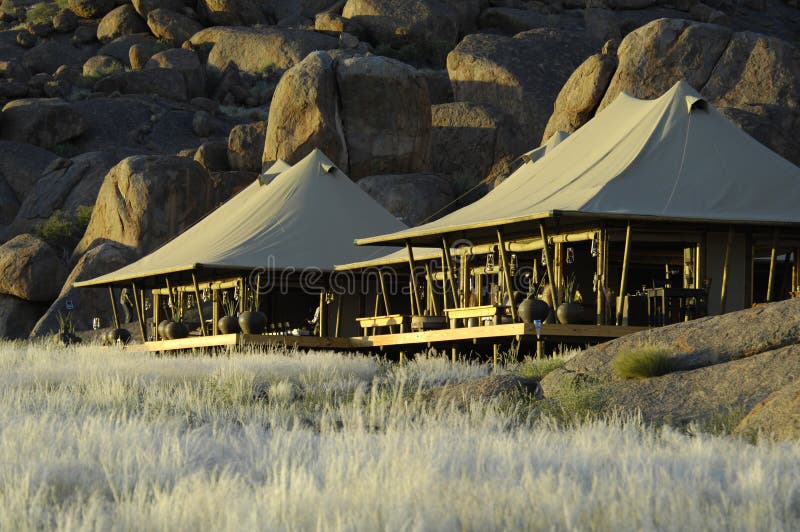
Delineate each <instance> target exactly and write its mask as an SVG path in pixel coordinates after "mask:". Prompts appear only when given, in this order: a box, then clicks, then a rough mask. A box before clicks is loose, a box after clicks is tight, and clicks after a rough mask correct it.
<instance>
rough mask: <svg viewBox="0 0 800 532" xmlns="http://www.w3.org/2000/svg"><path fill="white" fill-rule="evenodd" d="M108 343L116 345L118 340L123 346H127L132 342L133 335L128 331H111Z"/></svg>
mask: <svg viewBox="0 0 800 532" xmlns="http://www.w3.org/2000/svg"><path fill="white" fill-rule="evenodd" d="M107 338H108V343H110V344H115V343H117V340H119V341H120V342H122V343H123V344H127V343H128V342H130V341H131V333H130V331H128V329H111V330H110V331H109V332H108V335H107Z"/></svg>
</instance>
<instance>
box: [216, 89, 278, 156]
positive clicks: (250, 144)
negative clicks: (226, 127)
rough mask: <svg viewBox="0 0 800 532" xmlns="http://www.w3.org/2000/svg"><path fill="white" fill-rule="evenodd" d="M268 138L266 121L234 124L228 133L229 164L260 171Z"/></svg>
mask: <svg viewBox="0 0 800 532" xmlns="http://www.w3.org/2000/svg"><path fill="white" fill-rule="evenodd" d="M284 77H285V76H284ZM273 101H274V100H273ZM266 138H267V122H265V121H261V122H252V123H250V124H240V125H238V126H234V128H233V129H231V133H230V135H228V164H229V165H230V167H231V169H232V170H245V171H250V172H260V171H261V158H262V155H263V153H264V145H265V140H266Z"/></svg>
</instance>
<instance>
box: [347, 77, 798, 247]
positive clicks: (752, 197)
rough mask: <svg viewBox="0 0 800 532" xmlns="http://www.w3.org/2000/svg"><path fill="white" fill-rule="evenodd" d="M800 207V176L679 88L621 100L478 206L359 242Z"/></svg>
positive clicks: (751, 217)
mask: <svg viewBox="0 0 800 532" xmlns="http://www.w3.org/2000/svg"><path fill="white" fill-rule="evenodd" d="M798 204H800V168H798V167H797V166H795V165H793V164H792V163H790V162H789V161H787V160H785V159H783V158H782V157H780V156H779V155H778V154H776V153H774V152H772V151H771V150H769V149H768V148H766V147H765V146H763V145H762V144H760V143H759V142H758V141H756V140H755V139H753V138H752V137H750V136H749V135H747V134H746V133H744V132H743V131H742V130H741V129H740V128H739V127H737V126H736V125H735V124H733V123H732V122H730V121H729V120H728V119H727V118H725V117H724V116H723V115H722V114H720V113H719V112H718V111H717V110H716V109H714V107H713V106H711V105H710V104H708V103H707V102H706V101H705V100H703V99H702V97H701V96H700V94H699V93H697V92H696V91H695V90H694V89H693V88H692V87H691V86H689V85H688V84H687V83H686V82H683V81H681V82H678V83H676V84H675V85H674V86H673V87H672V88H671V89H670V90H669V91H668V92H667V93H665V94H664V95H662V96H661V97H660V98H658V99H655V100H639V99H637V98H633V97H632V96H629V95H627V94H625V93H622V94H620V95H619V96H618V97H617V99H616V100H614V102H613V103H612V104H611V105H609V106H608V107H607V108H606V109H604V110H603V111H601V112H600V113H598V114H597V116H595V118H593V119H592V120H590V121H589V122H588V123H587V124H585V125H584V126H583V127H581V128H580V129H579V130H578V131H576V132H575V133H573V134H572V135H570V136H569V137H568V138H566V139H564V140H563V141H562V142H561V143H560V144H558V145H557V146H555V147H554V148H553V149H552V150H550V151H549V152H548V155H547V157H544V158H542V159H541V160H539V161H537V162H528V163H525V164H523V165H522V166H521V167H520V168H519V169H518V170H517V171H516V172H514V174H512V175H511V176H509V177H508V179H506V180H505V181H504V182H503V183H501V184H500V185H499V186H497V188H495V189H494V190H492V191H491V192H490V193H489V194H487V195H486V196H484V197H483V198H481V199H480V200H478V201H476V202H475V203H472V204H470V205H467V206H466V207H464V208H462V209H459V210H457V211H454V212H452V213H450V214H448V215H447V216H444V217H442V218H440V219H438V220H435V221H433V222H430V223H427V224H424V225H421V226H418V227H414V228H411V229H407V230H403V231H399V232H396V233H388V234H382V235H379V236H373V237H369V238H362V239H359V240H358V241H357V242H358V244H362V245H364V244H369V245H374V244H384V245H385V244H399V243H402V242H404V241H410V242H411V243H412V244H414V245H421V246H424V245H431V244H434V243H436V242H437V241H439V240H440V235H443V234H446V233H455V232H459V231H470V230H477V229H480V228H484V229H485V228H493V227H497V226H509V225H513V224H525V223H527V225H528V226H531V225H532V224H530V222H531V221H533V220H538V219H543V218H550V217H553V216H569V215H573V216H589V217H593V218H603V217H609V218H614V217H617V218H646V219H649V220H653V221H659V220H665V221H669V220H673V221H682V220H683V221H693V222H711V223H721V222H726V223H750V224H759V223H764V224H798V223H800V209H798V208H797V205H798ZM530 232H531V233H533V232H534V226H531V227H530ZM376 234H378V233H376Z"/></svg>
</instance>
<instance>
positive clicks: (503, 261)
mask: <svg viewBox="0 0 800 532" xmlns="http://www.w3.org/2000/svg"><path fill="white" fill-rule="evenodd" d="M497 244H498V247H499V251H500V267H501V268H502V269H503V284H504V285H505V287H506V295H507V296H508V306H509V308H510V309H511V319H512V320H513V321H517V306H516V305H515V304H514V287H512V286H511V272H510V271H509V269H508V260H507V258H506V248H505V243H504V242H503V230H502V229H500V228H499V227H498V228H497Z"/></svg>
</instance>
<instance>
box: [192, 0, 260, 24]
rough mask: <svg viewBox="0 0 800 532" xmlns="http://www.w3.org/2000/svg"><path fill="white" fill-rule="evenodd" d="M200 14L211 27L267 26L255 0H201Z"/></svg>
mask: <svg viewBox="0 0 800 532" xmlns="http://www.w3.org/2000/svg"><path fill="white" fill-rule="evenodd" d="M198 7H199V11H200V13H201V14H202V15H203V17H204V18H205V19H206V20H207V21H208V23H209V25H211V26H253V25H256V24H266V23H267V22H268V21H267V17H266V16H265V15H264V12H263V11H262V10H261V8H260V3H258V2H255V1H254V0H199V2H198Z"/></svg>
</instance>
